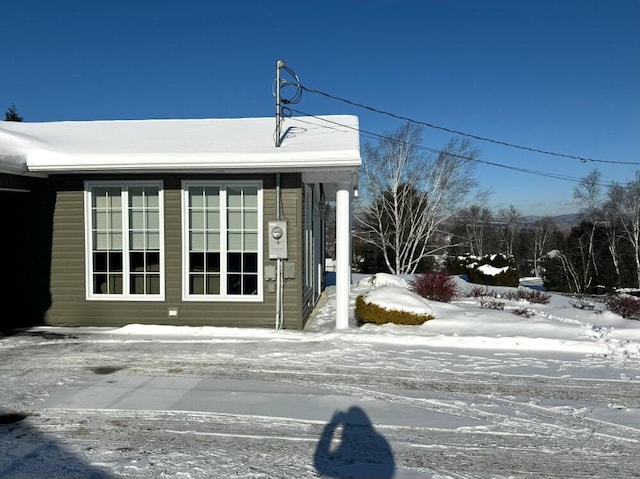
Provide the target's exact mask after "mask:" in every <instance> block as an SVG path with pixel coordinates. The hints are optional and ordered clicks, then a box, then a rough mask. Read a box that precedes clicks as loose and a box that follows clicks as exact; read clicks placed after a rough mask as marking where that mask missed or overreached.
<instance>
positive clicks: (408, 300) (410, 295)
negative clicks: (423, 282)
mask: <svg viewBox="0 0 640 479" xmlns="http://www.w3.org/2000/svg"><path fill="white" fill-rule="evenodd" d="M363 299H364V300H365V302H367V303H372V304H375V305H376V306H380V307H381V308H385V309H391V310H395V311H405V312H407V313H413V314H431V315H433V308H432V307H431V305H430V304H429V302H428V301H427V300H426V299H424V298H422V297H421V296H418V295H417V294H416V293H414V292H412V291H409V290H408V289H406V288H402V287H398V286H386V287H384V288H379V289H375V290H373V291H371V292H370V293H369V294H367V295H365V296H364V298H363Z"/></svg>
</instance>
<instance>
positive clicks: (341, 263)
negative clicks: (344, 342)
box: [336, 183, 352, 329]
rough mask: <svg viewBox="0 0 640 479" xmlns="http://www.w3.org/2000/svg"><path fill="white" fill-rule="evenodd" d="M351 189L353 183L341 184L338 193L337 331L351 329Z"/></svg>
mask: <svg viewBox="0 0 640 479" xmlns="http://www.w3.org/2000/svg"><path fill="white" fill-rule="evenodd" d="M351 189H352V187H351V183H340V184H339V185H338V191H337V193H336V329H345V328H348V327H349V292H350V290H351Z"/></svg>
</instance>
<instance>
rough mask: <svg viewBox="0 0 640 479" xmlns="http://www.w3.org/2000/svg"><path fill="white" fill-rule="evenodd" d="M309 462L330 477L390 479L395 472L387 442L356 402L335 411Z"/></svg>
mask: <svg viewBox="0 0 640 479" xmlns="http://www.w3.org/2000/svg"><path fill="white" fill-rule="evenodd" d="M313 464H314V466H315V468H316V470H317V471H318V472H319V473H320V474H321V475H322V476H323V477H327V478H334V479H347V478H355V479H365V478H366V479H391V478H392V477H393V475H394V472H395V462H394V460H393V453H392V451H391V446H389V443H388V442H387V440H386V439H385V438H384V436H382V434H380V433H379V432H377V431H376V430H375V429H374V427H373V424H371V420H370V419H369V417H368V416H367V415H366V413H365V412H364V411H363V410H362V409H361V408H359V407H357V406H353V407H351V408H349V411H347V412H346V413H345V412H342V411H336V412H335V414H334V415H333V417H332V418H331V420H330V421H329V423H328V424H327V425H326V426H325V428H324V431H322V436H321V437H320V441H319V442H318V446H317V447H316V452H315V454H314V456H313Z"/></svg>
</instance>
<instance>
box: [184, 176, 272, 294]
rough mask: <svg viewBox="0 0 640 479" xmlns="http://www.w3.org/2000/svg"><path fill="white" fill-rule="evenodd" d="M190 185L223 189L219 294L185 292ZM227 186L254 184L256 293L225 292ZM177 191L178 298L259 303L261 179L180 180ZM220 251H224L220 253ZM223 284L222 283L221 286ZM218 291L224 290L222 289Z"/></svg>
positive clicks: (261, 282)
mask: <svg viewBox="0 0 640 479" xmlns="http://www.w3.org/2000/svg"><path fill="white" fill-rule="evenodd" d="M191 186H206V187H209V186H213V187H218V188H220V191H223V190H224V191H225V194H224V195H220V221H221V224H220V253H221V254H220V276H221V280H220V291H221V293H220V294H219V295H208V294H189V197H188V189H189V187H191ZM227 186H255V187H257V188H258V294H256V295H241V294H240V295H236V294H227V293H226V278H225V279H224V280H223V279H222V276H223V275H226V274H227V258H226V251H227V250H226V245H227V215H226V208H227V195H226V187H227ZM181 188H182V191H181V198H182V199H181V203H182V205H181V210H182V215H181V216H182V224H181V227H182V301H185V302H227V303H228V302H234V303H259V302H263V301H264V278H263V271H264V264H263V263H264V245H263V228H264V220H263V198H264V196H263V183H262V181H258V180H247V181H242V180H232V181H198V180H183V181H182V186H181ZM223 252H224V253H225V254H223ZM223 286H224V287H223ZM222 291H225V292H224V293H222Z"/></svg>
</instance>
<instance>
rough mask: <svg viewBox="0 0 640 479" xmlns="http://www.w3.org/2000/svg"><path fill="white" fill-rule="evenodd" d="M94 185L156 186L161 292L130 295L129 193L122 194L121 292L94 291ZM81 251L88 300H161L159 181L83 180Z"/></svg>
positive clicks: (161, 194)
mask: <svg viewBox="0 0 640 479" xmlns="http://www.w3.org/2000/svg"><path fill="white" fill-rule="evenodd" d="M96 186H106V187H109V186H120V187H127V188H128V187H130V186H157V187H158V205H159V216H160V294H131V293H130V292H129V279H130V276H129V275H130V271H129V254H128V252H129V225H128V221H127V220H128V211H129V210H128V208H129V195H123V197H122V211H123V214H122V251H123V255H122V256H123V258H122V270H123V272H122V276H123V277H122V281H123V285H122V291H123V293H122V294H95V293H94V292H93V287H92V285H93V234H92V230H93V227H92V226H93V224H92V223H93V218H92V215H91V205H92V203H91V188H93V187H96ZM84 251H85V259H84V264H85V295H86V296H85V297H86V299H87V300H88V301H136V302H137V301H144V302H148V301H164V300H165V266H164V262H165V260H164V257H165V246H164V187H163V184H162V181H152V180H141V181H133V180H127V181H85V182H84Z"/></svg>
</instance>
